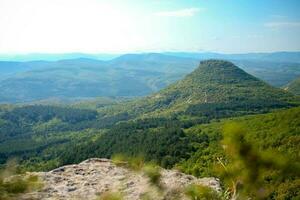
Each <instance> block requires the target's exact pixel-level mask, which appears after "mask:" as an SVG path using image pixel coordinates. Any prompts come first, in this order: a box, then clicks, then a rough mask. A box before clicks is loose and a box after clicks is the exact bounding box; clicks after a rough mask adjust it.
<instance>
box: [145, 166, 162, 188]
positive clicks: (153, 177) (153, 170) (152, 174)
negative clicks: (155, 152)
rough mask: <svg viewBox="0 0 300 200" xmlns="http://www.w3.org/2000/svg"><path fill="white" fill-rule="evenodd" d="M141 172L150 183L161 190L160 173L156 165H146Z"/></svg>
mask: <svg viewBox="0 0 300 200" xmlns="http://www.w3.org/2000/svg"><path fill="white" fill-rule="evenodd" d="M143 171H144V173H145V174H146V175H147V176H148V177H149V179H150V183H152V184H153V185H155V186H158V187H159V188H161V184H160V179H161V173H160V168H159V167H158V166H157V165H155V164H152V163H150V164H146V165H145V166H144V168H143Z"/></svg>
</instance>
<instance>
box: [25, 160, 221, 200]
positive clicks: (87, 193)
mask: <svg viewBox="0 0 300 200" xmlns="http://www.w3.org/2000/svg"><path fill="white" fill-rule="evenodd" d="M32 174H34V175H38V176H39V177H40V179H41V180H42V181H43V185H44V188H43V189H41V190H40V191H37V192H33V193H30V194H26V195H24V196H23V197H22V198H21V199H46V200H52V199H53V200H54V199H55V200H56V199H87V200H88V199H96V198H97V196H99V195H101V194H102V193H103V192H107V191H112V192H116V191H118V192H121V193H122V195H123V196H124V199H125V200H138V199H141V198H144V197H145V196H147V197H151V199H155V200H162V199H172V198H173V197H174V198H175V197H176V198H177V197H179V199H186V197H185V195H184V192H183V191H184V189H185V188H186V187H187V186H188V185H190V184H200V185H205V186H208V187H211V188H212V189H214V190H216V191H221V187H220V183H219V180H218V179H216V178H201V179H199V178H196V177H194V176H191V175H186V174H183V173H181V172H179V171H176V170H166V169H161V181H160V184H161V186H162V187H163V188H164V190H163V192H162V191H161V190H160V189H159V188H158V187H156V186H154V185H153V184H151V183H149V178H148V177H147V176H146V175H145V174H144V173H143V172H142V171H139V172H137V171H132V170H130V169H127V168H124V167H120V166H116V165H115V164H114V163H113V162H112V161H111V160H108V159H100V158H91V159H88V160H86V161H83V162H81V163H79V164H78V165H67V166H63V167H60V168H57V169H54V170H52V171H50V172H34V173H32Z"/></svg>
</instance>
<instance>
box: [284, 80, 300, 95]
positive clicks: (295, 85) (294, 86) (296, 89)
mask: <svg viewBox="0 0 300 200" xmlns="http://www.w3.org/2000/svg"><path fill="white" fill-rule="evenodd" d="M284 89H285V90H287V91H289V92H291V93H293V94H295V95H300V77H299V78H297V79H295V80H293V81H292V82H291V83H289V84H288V85H287V86H286V87H285V88H284Z"/></svg>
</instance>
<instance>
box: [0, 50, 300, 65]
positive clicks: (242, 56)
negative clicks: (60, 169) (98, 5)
mask: <svg viewBox="0 0 300 200" xmlns="http://www.w3.org/2000/svg"><path fill="white" fill-rule="evenodd" d="M147 54H165V55H172V56H176V57H187V58H196V59H202V60H203V59H226V60H261V61H262V60H263V61H273V62H297V63H299V62H300V52H299V51H279V52H268V53H265V52H261V53H260V52H259V53H232V54H229V53H216V52H167V51H166V52H157V53H155V52H145V53H131V54H127V55H147ZM123 55H126V54H120V53H99V54H96V53H95V54H89V53H56V54H54V53H29V54H16V55H13V54H7V55H5V54H0V61H21V62H24V61H40V60H44V61H58V60H65V59H78V58H90V59H97V60H112V59H114V58H117V57H119V56H123Z"/></svg>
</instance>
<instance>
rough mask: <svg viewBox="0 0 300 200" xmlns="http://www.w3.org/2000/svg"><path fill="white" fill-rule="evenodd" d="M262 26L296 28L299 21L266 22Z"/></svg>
mask: <svg viewBox="0 0 300 200" xmlns="http://www.w3.org/2000/svg"><path fill="white" fill-rule="evenodd" d="M264 26H265V27H268V28H298V27H300V22H268V23H265V24H264Z"/></svg>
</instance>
